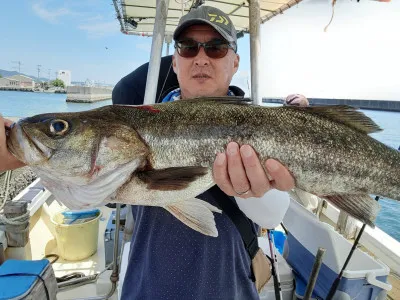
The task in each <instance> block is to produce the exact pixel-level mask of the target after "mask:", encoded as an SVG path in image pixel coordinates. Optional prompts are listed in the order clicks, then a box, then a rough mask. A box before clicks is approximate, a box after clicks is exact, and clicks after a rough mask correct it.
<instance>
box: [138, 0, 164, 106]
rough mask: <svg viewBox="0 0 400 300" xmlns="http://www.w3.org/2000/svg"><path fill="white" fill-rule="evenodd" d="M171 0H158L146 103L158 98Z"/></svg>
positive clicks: (145, 95) (151, 102)
mask: <svg viewBox="0 0 400 300" xmlns="http://www.w3.org/2000/svg"><path fill="white" fill-rule="evenodd" d="M168 6H169V0H157V10H156V19H155V23H154V30H153V38H152V43H151V53H150V62H149V71H148V73H147V81H146V91H145V94H144V104H147V105H149V104H153V103H155V100H156V94H157V85H158V76H159V74H160V64H161V55H162V46H163V42H164V36H165V27H166V24H167V16H168Z"/></svg>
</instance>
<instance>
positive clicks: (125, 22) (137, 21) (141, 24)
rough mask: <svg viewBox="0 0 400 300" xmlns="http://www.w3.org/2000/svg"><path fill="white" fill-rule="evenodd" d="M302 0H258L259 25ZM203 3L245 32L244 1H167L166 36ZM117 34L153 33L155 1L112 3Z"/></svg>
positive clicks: (141, 0)
mask: <svg viewBox="0 0 400 300" xmlns="http://www.w3.org/2000/svg"><path fill="white" fill-rule="evenodd" d="M301 1H302V0H259V3H260V17H261V20H260V21H261V23H264V22H266V21H268V20H269V19H271V18H272V17H274V16H276V15H278V14H281V13H282V12H283V11H284V10H286V9H288V8H290V7H292V6H293V5H296V4H297V3H299V2H301ZM198 2H205V3H204V5H209V6H213V7H216V8H219V9H220V10H222V11H224V12H225V13H226V14H228V15H229V17H230V18H231V20H232V22H233V23H234V24H235V28H236V30H237V31H238V32H246V33H247V32H249V4H248V1H247V0H216V1H211V0H210V1H209V0H207V1H199V0H197V1H196V0H169V7H168V17H167V26H166V29H165V33H166V34H172V33H173V32H174V30H175V28H176V26H177V25H178V22H179V19H180V17H181V16H182V15H183V14H186V13H187V12H188V11H189V10H190V8H191V7H192V5H196V4H197V3H198ZM114 4H115V7H116V11H117V17H118V19H119V21H120V24H121V31H122V32H123V33H125V34H135V35H145V36H150V35H152V34H153V27H154V21H155V16H156V0H121V1H120V2H119V3H118V4H117V2H116V1H114Z"/></svg>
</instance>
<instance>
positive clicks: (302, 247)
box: [283, 200, 392, 300]
mask: <svg viewBox="0 0 400 300" xmlns="http://www.w3.org/2000/svg"><path fill="white" fill-rule="evenodd" d="M283 223H284V225H285V227H286V228H287V229H288V231H289V233H288V236H287V239H286V244H285V249H284V257H285V258H286V261H287V262H288V263H289V265H290V266H291V267H292V268H293V271H294V274H295V279H296V296H297V298H300V299H302V297H303V295H304V292H305V288H306V285H307V282H308V279H309V276H310V274H311V270H312V267H313V264H314V260H315V255H316V253H317V251H318V247H323V248H325V249H326V252H325V255H324V257H323V264H322V265H321V269H320V272H319V275H318V279H317V282H316V284H315V288H314V292H313V298H314V299H325V298H326V296H327V295H328V292H329V289H330V287H331V286H332V283H333V282H334V280H335V279H336V277H337V275H338V274H339V273H340V270H341V268H342V266H343V265H344V262H345V260H346V258H347V255H348V254H349V252H350V250H351V247H352V244H351V243H350V242H349V241H347V240H346V239H345V238H344V237H342V236H341V235H340V234H338V233H337V232H336V231H335V230H334V228H333V227H332V226H330V225H328V224H326V223H323V222H320V221H319V220H318V219H317V217H316V216H315V215H314V214H312V213H311V212H309V211H307V210H306V209H305V208H304V207H302V206H301V205H300V204H298V203H297V202H296V201H293V200H291V203H290V206H289V209H288V211H287V212H286V215H285V217H284V220H283ZM389 272H390V269H389V268H388V267H387V266H386V265H385V264H383V263H382V262H380V261H377V260H375V259H374V258H372V257H371V256H370V255H368V254H366V253H364V252H362V251H361V250H359V249H356V250H355V251H354V253H353V256H352V258H351V260H350V262H349V264H348V265H347V268H346V270H345V271H344V273H343V277H342V280H341V282H340V284H339V287H338V290H337V293H336V295H335V298H334V299H357V300H372V299H373V300H375V299H385V297H386V293H387V291H389V290H390V289H391V288H392V286H391V285H390V284H388V283H387V276H388V275H389Z"/></svg>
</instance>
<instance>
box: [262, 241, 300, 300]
mask: <svg viewBox="0 0 400 300" xmlns="http://www.w3.org/2000/svg"><path fill="white" fill-rule="evenodd" d="M258 245H259V247H260V248H261V249H262V250H263V251H264V253H265V254H266V255H268V256H270V255H271V254H270V250H269V243H268V239H267V238H265V237H259V238H258ZM275 251H276V256H277V259H278V272H279V279H280V283H281V290H282V300H292V299H293V293H294V277H293V274H292V269H291V268H290V266H289V265H288V264H287V263H286V261H285V259H284V258H283V257H282V255H281V254H280V253H279V252H278V250H277V249H276V250H275ZM260 300H275V288H274V278H273V277H271V279H270V280H269V281H268V283H267V284H266V285H265V286H264V288H263V289H262V290H261V292H260Z"/></svg>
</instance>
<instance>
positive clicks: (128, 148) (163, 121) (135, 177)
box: [7, 97, 400, 236]
mask: <svg viewBox="0 0 400 300" xmlns="http://www.w3.org/2000/svg"><path fill="white" fill-rule="evenodd" d="M378 130H380V129H379V127H378V126H377V125H376V124H375V123H374V122H373V121H371V120H370V119H369V118H368V117H366V116H365V115H364V114H362V113H361V112H358V111H356V109H354V108H351V107H347V106H328V107H290V106H286V107H262V106H257V105H250V104H248V103H245V102H244V101H239V100H238V99H232V98H226V97H224V98H213V99H211V98H205V99H191V100H183V101H175V102H172V103H164V104H155V105H151V106H145V105H143V106H105V107H102V108H98V109H94V110H90V111H84V112H76V113H50V114H42V115H37V116H34V117H31V118H27V119H23V120H20V121H19V122H18V123H17V124H15V126H13V127H12V129H11V130H10V132H9V138H8V140H7V145H8V148H9V150H10V151H11V152H12V153H13V154H14V155H15V156H16V157H17V158H18V159H20V160H22V161H24V162H25V163H27V164H28V165H30V166H31V167H32V168H33V170H34V171H35V172H36V173H37V175H38V176H40V177H41V179H42V181H43V184H44V185H45V186H46V187H47V188H48V189H49V190H50V191H51V192H52V193H53V194H54V195H55V196H56V197H57V198H58V199H59V200H60V201H61V202H63V203H64V204H65V205H67V206H68V207H71V208H83V207H89V206H99V205H102V204H104V203H107V202H121V203H127V204H133V205H150V206H160V207H163V208H165V209H166V210H168V211H169V212H170V213H171V214H173V215H174V216H175V217H177V218H178V219H179V220H181V221H182V222H183V223H185V224H186V225H188V226H190V227H191V228H193V229H195V230H197V231H199V232H202V233H204V234H206V235H211V236H217V235H218V232H217V229H216V227H215V222H214V216H213V212H220V210H219V209H218V208H216V207H214V206H212V205H210V204H208V203H207V202H204V201H202V200H199V199H196V198H195V196H196V195H198V194H200V193H202V192H203V191H205V190H207V189H208V188H210V187H211V186H213V185H214V181H213V177H212V165H213V161H214V159H215V156H216V154H217V153H218V152H222V151H224V149H225V147H226V145H227V144H228V143H229V142H231V141H235V142H237V143H239V144H240V145H242V144H249V145H252V146H253V147H254V149H255V150H256V152H257V153H258V155H259V158H260V159H261V161H265V160H266V159H268V158H274V159H277V160H278V161H280V162H281V163H282V164H284V165H285V166H286V167H287V168H288V169H289V170H290V172H291V173H292V174H293V176H294V178H295V182H296V187H297V188H299V189H302V190H304V191H307V192H310V193H312V194H315V195H318V196H319V197H322V198H325V199H327V200H328V201H330V202H331V203H333V204H334V205H336V206H337V207H338V208H340V209H343V210H344V211H346V212H347V213H349V214H350V215H352V216H354V217H355V218H357V219H359V220H361V221H363V222H366V223H367V224H369V225H371V226H373V223H374V219H375V217H376V215H377V212H378V209H379V206H378V204H377V203H376V202H375V201H374V200H373V199H372V198H371V197H370V196H369V194H376V195H381V196H385V197H389V198H392V199H397V200H400V153H399V152H397V151H396V150H395V149H391V148H389V147H387V146H385V145H384V144H382V143H380V142H378V141H377V140H375V139H373V138H371V137H370V136H368V134H369V133H372V132H376V131H378Z"/></svg>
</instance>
